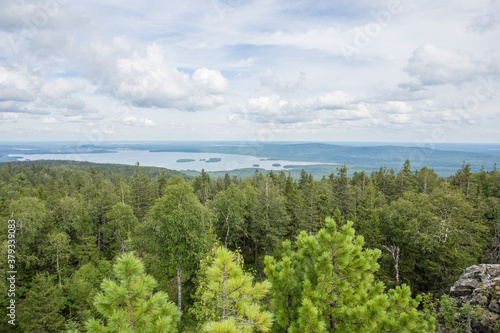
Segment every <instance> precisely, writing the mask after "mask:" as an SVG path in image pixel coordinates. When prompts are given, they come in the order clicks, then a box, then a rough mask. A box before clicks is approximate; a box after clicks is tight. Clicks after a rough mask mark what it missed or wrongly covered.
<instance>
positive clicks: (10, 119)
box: [0, 112, 19, 123]
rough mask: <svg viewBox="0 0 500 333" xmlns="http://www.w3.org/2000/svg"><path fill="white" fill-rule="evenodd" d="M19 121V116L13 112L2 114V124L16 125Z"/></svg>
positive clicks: (0, 117) (0, 121)
mask: <svg viewBox="0 0 500 333" xmlns="http://www.w3.org/2000/svg"><path fill="white" fill-rule="evenodd" d="M18 119H19V114H17V113H12V112H0V123H14V122H17V120H18Z"/></svg>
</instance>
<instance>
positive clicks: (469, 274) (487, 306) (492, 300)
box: [450, 264, 500, 333]
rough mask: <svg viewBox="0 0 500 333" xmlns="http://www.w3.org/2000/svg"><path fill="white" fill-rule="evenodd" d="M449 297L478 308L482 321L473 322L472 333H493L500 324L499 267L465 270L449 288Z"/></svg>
mask: <svg viewBox="0 0 500 333" xmlns="http://www.w3.org/2000/svg"><path fill="white" fill-rule="evenodd" d="M450 296H451V297H453V298H455V299H456V300H458V301H460V302H466V303H468V304H470V305H478V306H480V312H481V315H482V319H481V320H480V321H479V320H475V321H474V322H473V325H472V328H473V332H475V333H483V332H484V333H489V332H493V327H494V326H495V325H496V324H497V323H500V321H499V319H500V265H488V264H483V265H478V266H471V267H469V268H467V269H466V270H465V271H464V272H463V273H462V275H461V276H460V278H459V279H458V281H457V282H455V284H454V285H453V287H451V290H450Z"/></svg>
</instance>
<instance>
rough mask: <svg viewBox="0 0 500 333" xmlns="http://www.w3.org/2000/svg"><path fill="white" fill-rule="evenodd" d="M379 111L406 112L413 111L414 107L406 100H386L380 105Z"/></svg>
mask: <svg viewBox="0 0 500 333" xmlns="http://www.w3.org/2000/svg"><path fill="white" fill-rule="evenodd" d="M380 111H383V112H385V113H393V114H408V113H413V112H414V109H413V106H412V105H410V104H408V103H406V102H401V101H388V102H387V103H385V104H384V105H382V106H381V107H380Z"/></svg>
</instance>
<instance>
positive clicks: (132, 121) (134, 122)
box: [123, 115, 155, 126]
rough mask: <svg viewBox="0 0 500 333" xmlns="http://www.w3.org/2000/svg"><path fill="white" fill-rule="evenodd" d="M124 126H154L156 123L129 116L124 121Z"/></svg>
mask: <svg viewBox="0 0 500 333" xmlns="http://www.w3.org/2000/svg"><path fill="white" fill-rule="evenodd" d="M123 124H125V125H127V126H154V125H155V123H154V121H152V120H151V119H148V118H137V117H135V116H132V115H130V116H127V117H125V118H124V119H123Z"/></svg>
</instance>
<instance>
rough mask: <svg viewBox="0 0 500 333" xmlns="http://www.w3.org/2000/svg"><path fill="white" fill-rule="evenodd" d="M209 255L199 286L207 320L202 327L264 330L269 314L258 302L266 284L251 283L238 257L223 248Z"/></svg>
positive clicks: (268, 322)
mask: <svg viewBox="0 0 500 333" xmlns="http://www.w3.org/2000/svg"><path fill="white" fill-rule="evenodd" d="M213 256H214V257H213V260H211V264H210V265H209V266H206V267H205V268H206V271H205V272H204V274H205V279H204V280H203V281H204V282H205V283H204V284H202V285H200V291H201V293H202V294H201V302H202V303H201V304H203V307H204V308H205V311H207V313H208V314H209V315H208V316H207V317H209V318H210V319H211V320H207V321H206V322H205V323H203V324H202V330H203V331H204V332H221V333H222V332H227V333H229V332H235V333H236V332H249V333H250V332H254V330H255V329H257V330H259V331H260V332H268V331H269V329H270V327H271V323H272V315H271V313H269V312H267V311H264V310H263V309H262V306H261V305H260V303H259V301H260V300H262V299H263V298H264V297H265V296H266V294H267V292H268V290H269V288H270V283H269V282H267V281H264V282H257V283H253V277H252V276H251V275H250V274H248V273H245V272H244V271H243V267H242V266H243V262H242V260H241V257H238V256H237V254H235V253H233V252H231V251H230V250H228V249H226V248H224V247H218V248H216V249H215V251H214V254H213ZM202 274H203V273H202Z"/></svg>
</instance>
